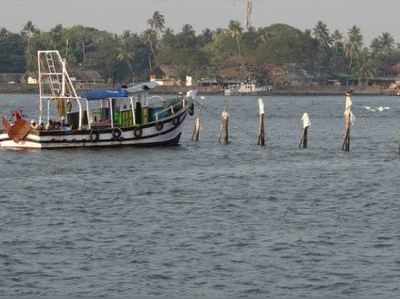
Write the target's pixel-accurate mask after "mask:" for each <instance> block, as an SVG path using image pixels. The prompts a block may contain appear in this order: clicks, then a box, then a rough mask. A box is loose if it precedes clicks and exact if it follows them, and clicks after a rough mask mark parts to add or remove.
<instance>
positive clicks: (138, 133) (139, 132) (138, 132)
mask: <svg viewBox="0 0 400 299" xmlns="http://www.w3.org/2000/svg"><path fill="white" fill-rule="evenodd" d="M133 135H134V136H135V137H136V138H139V137H142V135H143V129H142V128H136V129H134V130H133Z"/></svg>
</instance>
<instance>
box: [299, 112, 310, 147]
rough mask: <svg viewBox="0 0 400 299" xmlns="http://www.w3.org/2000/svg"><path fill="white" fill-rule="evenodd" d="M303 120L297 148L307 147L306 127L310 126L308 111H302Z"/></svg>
mask: <svg viewBox="0 0 400 299" xmlns="http://www.w3.org/2000/svg"><path fill="white" fill-rule="evenodd" d="M301 120H302V121H303V134H302V136H301V138H300V142H299V148H307V147H308V128H309V127H310V126H311V120H310V116H309V115H308V113H307V112H306V113H304V114H303V117H302V118H301Z"/></svg>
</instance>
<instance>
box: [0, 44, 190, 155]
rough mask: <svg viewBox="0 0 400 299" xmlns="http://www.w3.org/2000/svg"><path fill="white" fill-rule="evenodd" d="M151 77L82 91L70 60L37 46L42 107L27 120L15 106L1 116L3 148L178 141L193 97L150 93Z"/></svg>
mask: <svg viewBox="0 0 400 299" xmlns="http://www.w3.org/2000/svg"><path fill="white" fill-rule="evenodd" d="M156 85H157V84H156V83H154V82H147V83H141V84H134V85H130V86H125V88H120V89H117V90H94V91H88V92H86V93H83V94H80V95H78V94H77V92H76V90H75V88H74V85H73V82H72V81H71V78H70V76H69V74H68V72H67V68H66V61H65V60H64V59H62V57H61V55H60V53H59V52H58V51H56V50H52V51H39V52H38V86H39V105H38V106H39V109H38V110H39V111H38V117H37V120H28V119H26V117H25V116H24V115H23V114H22V113H21V112H20V111H16V112H14V113H13V115H12V116H11V118H10V117H8V118H7V117H4V116H3V119H2V123H3V130H2V131H0V147H2V148H33V149H56V148H81V147H110V146H125V145H130V146H161V145H177V144H178V143H179V141H180V138H181V135H182V129H183V125H184V121H185V118H186V117H187V114H192V113H193V101H191V98H190V95H192V94H194V93H189V95H187V96H177V97H174V98H169V99H166V98H163V97H160V96H150V95H149V91H150V90H151V89H152V88H154V87H155V86H156Z"/></svg>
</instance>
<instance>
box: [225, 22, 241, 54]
mask: <svg viewBox="0 0 400 299" xmlns="http://www.w3.org/2000/svg"><path fill="white" fill-rule="evenodd" d="M228 32H229V34H230V35H231V37H232V38H233V39H234V40H235V42H236V47H237V50H238V55H239V57H241V56H242V51H241V48H240V41H241V39H242V33H243V29H242V27H241V25H240V22H238V21H231V22H230V23H229V26H228Z"/></svg>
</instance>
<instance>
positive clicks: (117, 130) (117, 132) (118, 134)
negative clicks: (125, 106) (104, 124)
mask: <svg viewBox="0 0 400 299" xmlns="http://www.w3.org/2000/svg"><path fill="white" fill-rule="evenodd" d="M121 135H122V130H121V129H120V128H114V129H113V130H112V139H113V140H119V139H121Z"/></svg>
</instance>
